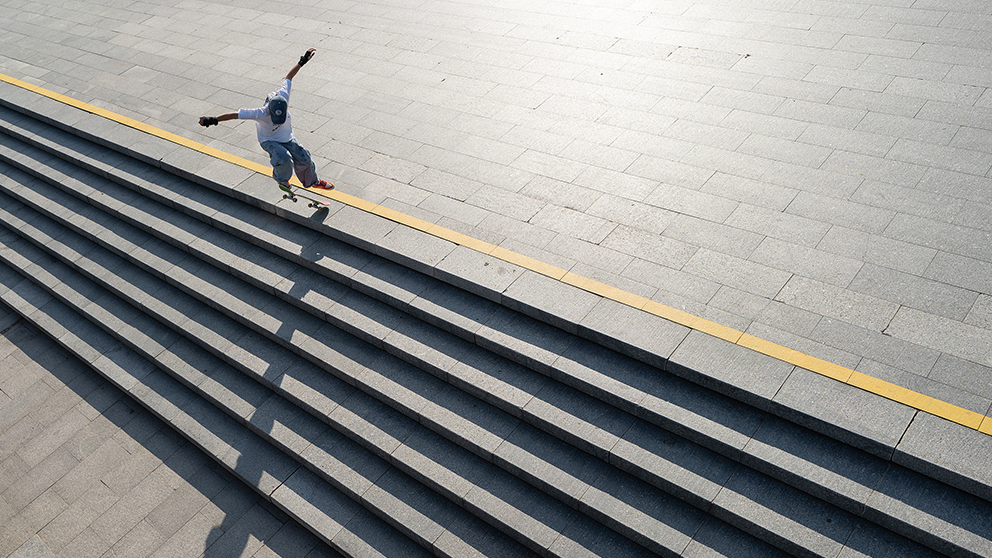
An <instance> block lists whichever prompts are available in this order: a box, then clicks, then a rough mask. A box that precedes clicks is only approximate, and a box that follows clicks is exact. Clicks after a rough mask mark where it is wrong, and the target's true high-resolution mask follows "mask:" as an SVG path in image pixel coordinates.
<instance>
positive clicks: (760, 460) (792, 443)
mask: <svg viewBox="0 0 992 558" xmlns="http://www.w3.org/2000/svg"><path fill="white" fill-rule="evenodd" d="M741 461H742V462H743V463H744V464H746V465H748V466H750V467H752V468H754V469H755V470H758V471H762V472H765V473H766V474H768V475H770V476H773V477H775V478H783V479H787V480H786V482H788V484H790V485H791V486H794V487H797V488H800V489H802V490H803V491H804V492H807V493H809V494H813V495H815V496H817V497H819V498H821V499H823V500H824V501H827V502H832V503H834V504H835V505H837V506H839V507H841V508H843V509H846V510H847V511H850V512H851V513H855V514H859V515H860V514H861V513H863V511H864V508H865V505H866V503H867V502H868V500H869V498H870V497H871V496H872V494H873V490H874V488H875V487H876V486H878V483H879V482H880V481H881V479H882V476H883V475H884V474H885V473H886V472H887V470H888V468H889V466H888V463H887V462H885V461H883V460H881V459H879V458H877V457H874V456H871V455H868V454H866V453H864V452H861V451H859V450H856V449H853V448H851V447H850V446H847V445H845V444H843V443H840V442H838V441H835V440H831V439H828V438H826V437H823V436H821V435H819V434H816V433H813V432H810V431H808V430H806V429H805V428H802V427H800V426H797V425H795V424H792V423H790V422H788V421H784V420H781V419H776V418H772V417H768V418H766V419H765V420H764V421H763V422H762V423H761V427H760V428H758V430H757V432H755V434H754V437H753V438H752V439H751V440H750V441H749V442H748V445H747V447H746V448H745V449H744V457H743V458H742V459H741Z"/></svg>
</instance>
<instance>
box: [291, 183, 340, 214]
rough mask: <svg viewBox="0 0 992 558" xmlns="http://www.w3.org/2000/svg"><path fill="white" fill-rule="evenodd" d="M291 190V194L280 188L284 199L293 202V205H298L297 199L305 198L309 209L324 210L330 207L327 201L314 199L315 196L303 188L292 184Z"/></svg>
mask: <svg viewBox="0 0 992 558" xmlns="http://www.w3.org/2000/svg"><path fill="white" fill-rule="evenodd" d="M289 188H290V190H292V191H291V192H287V191H286V190H283V189H282V188H279V189H280V190H282V199H284V200H292V201H293V203H296V202H297V201H298V199H297V198H303V199H305V200H307V207H317V208H323V207H327V206H328V205H329V203H328V202H327V200H322V199H318V198H315V197H313V194H311V193H310V191H309V190H305V189H303V188H300V187H299V186H294V185H292V184H290V185H289Z"/></svg>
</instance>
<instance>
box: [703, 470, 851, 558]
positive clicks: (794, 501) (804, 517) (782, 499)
mask: <svg viewBox="0 0 992 558" xmlns="http://www.w3.org/2000/svg"><path fill="white" fill-rule="evenodd" d="M712 513H713V515H715V516H717V517H719V518H721V519H724V520H725V521H727V522H728V523H730V524H731V525H736V526H737V527H739V528H741V529H744V530H745V531H746V530H748V527H747V526H744V525H743V524H742V520H749V521H751V522H753V524H754V527H750V528H751V529H752V534H753V535H755V536H758V537H760V538H762V539H763V540H765V541H768V542H771V543H772V544H774V545H775V546H777V547H779V548H782V549H785V550H786V551H787V552H791V553H793V554H808V555H819V556H834V555H837V554H839V553H840V550H841V548H843V546H844V542H845V541H847V539H848V537H850V534H851V532H852V531H853V530H854V527H855V525H856V524H857V519H856V518H855V517H854V516H853V515H850V514H848V513H846V512H844V511H842V510H840V509H839V508H835V507H833V506H830V505H828V504H824V503H823V502H820V501H817V500H813V499H811V498H808V497H802V496H800V493H799V492H798V491H796V490H795V489H792V488H789V487H786V486H784V485H778V486H774V481H772V479H770V478H769V477H766V476H764V475H762V474H760V473H755V472H753V471H751V470H749V469H746V468H740V469H738V470H737V471H736V472H735V473H734V475H733V477H732V478H731V479H730V481H729V482H728V483H727V484H726V486H725V487H724V490H722V491H721V492H720V494H719V495H718V496H717V499H716V500H715V501H714V502H713V512H712Z"/></svg>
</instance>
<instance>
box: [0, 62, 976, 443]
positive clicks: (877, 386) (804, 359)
mask: <svg viewBox="0 0 992 558" xmlns="http://www.w3.org/2000/svg"><path fill="white" fill-rule="evenodd" d="M0 81H3V82H6V83H9V84H11V85H14V86H16V87H20V88H22V89H25V90H28V91H32V92H34V93H37V94H39V95H42V96H45V97H48V98H50V99H54V100H56V101H59V102H61V103H64V104H66V105H70V106H73V107H76V108H78V109H80V110H83V111H85V112H89V113H92V114H95V115H98V116H101V117H103V118H106V119H108V120H112V121H114V122H118V123H120V124H123V125H125V126H130V127H131V128H134V129H136V130H140V131H142V132H145V133H147V134H149V135H152V136H156V137H159V138H162V139H164V140H167V141H171V142H173V143H175V144H177V145H181V146H183V147H187V148H189V149H192V150H194V151H199V152H200V153H203V154H205V155H209V156H212V157H215V158H217V159H221V160H224V161H227V162H229V163H232V164H235V165H238V166H241V167H243V168H246V169H249V170H252V171H255V172H258V173H260V174H264V175H269V176H270V175H271V170H272V169H271V168H270V167H268V166H266V165H262V164H259V163H255V162H253V161H249V160H247V159H243V158H241V157H237V156H235V155H231V154H229V153H226V152H224V151H221V150H219V149H216V148H213V147H210V146H207V145H204V144H202V143H199V142H196V141H193V140H191V139H189V138H185V137H182V136H179V135H176V134H173V133H171V132H167V131H165V130H162V129H159V128H156V127H154V126H151V125H149V124H146V123H144V122H141V121H138V120H135V119H133V118H128V117H126V116H123V115H120V114H116V113H114V112H111V111H109V110H106V109H103V108H100V107H97V106H94V105H90V104H88V103H85V102H83V101H79V100H76V99H73V98H71V97H67V96H65V95H61V94H59V93H55V92H53V91H49V90H47V89H44V88H42V87H39V86H37V85H33V84H31V83H28V82H25V81H21V80H19V79H16V78H12V77H9V76H5V75H3V74H0ZM292 182H293V184H295V185H297V186H300V187H302V184H300V182H299V181H298V180H297V179H296V178H295V177H294V178H293V179H292ZM310 191H311V192H313V193H315V194H320V195H322V196H325V197H327V198H330V199H333V200H336V201H338V202H340V203H342V204H345V205H348V206H351V207H354V208H355V209H358V210H361V211H366V212H368V213H373V214H376V215H379V216H381V217H383V218H386V219H389V220H391V221H394V222H396V223H401V224H403V225H406V226H409V227H412V228H415V229H417V230H420V231H424V232H426V233H428V234H431V235H433V236H436V237H438V238H442V239H445V240H448V241H450V242H452V243H455V244H458V245H461V246H465V247H467V248H471V249H473V250H475V251H477V252H481V253H483V254H487V255H490V256H492V257H494V258H497V259H500V260H503V261H505V262H507V263H511V264H513V265H516V266H518V267H521V268H523V269H527V270H530V271H534V272H536V273H540V274H542V275H546V276H548V277H551V278H554V279H557V280H559V281H561V282H563V283H566V284H569V285H572V286H575V287H578V288H580V289H583V290H585V291H588V292H590V293H593V294H596V295H599V296H602V297H604V298H607V299H610V300H615V301H617V302H619V303H621V304H625V305H627V306H631V307H634V308H637V309H640V310H643V311H645V312H648V313H650V314H653V315H655V316H659V317H661V318H664V319H666V320H670V321H672V322H675V323H678V324H681V325H684V326H686V327H688V328H690V329H694V330H697V331H700V332H703V333H706V334H709V335H712V336H714V337H717V338H720V339H723V340H726V341H729V342H731V343H735V344H737V345H740V346H742V347H746V348H748V349H751V350H754V351H756V352H758V353H761V354H764V355H767V356H770V357H773V358H776V359H778V360H781V361H783V362H787V363H789V364H792V365H793V366H798V367H800V368H804V369H806V370H810V371H811V372H816V373H818V374H821V375H823V376H827V377H829V378H833V379H835V380H837V381H839V382H844V383H847V384H849V385H851V386H855V387H858V388H860V389H863V390H865V391H868V392H871V393H874V394H876V395H879V396H881V397H885V398H887V399H891V400H893V401H898V402H899V403H902V404H904V405H908V406H910V407H912V408H915V409H918V410H921V411H924V412H927V413H930V414H932V415H935V416H938V417H941V418H943V419H945V420H949V421H951V422H954V423H957V424H960V425H962V426H965V427H968V428H971V429H975V430H978V431H980V432H983V433H985V434H988V435H990V436H992V418H990V417H985V416H983V415H980V414H978V413H976V412H974V411H969V410H967V409H964V408H961V407H958V406H957V405H953V404H951V403H947V402H944V401H941V400H939V399H934V398H933V397H930V396H927V395H923V394H921V393H917V392H915V391H912V390H909V389H906V388H903V387H900V386H897V385H895V384H892V383H889V382H886V381H883V380H879V379H878V378H872V377H871V376H867V375H865V374H862V373H860V372H856V371H854V370H851V369H849V368H845V367H843V366H839V365H837V364H833V363H831V362H827V361H825V360H822V359H819V358H816V357H814V356H810V355H807V354H805V353H801V352H799V351H796V350H794V349H790V348H788V347H783V346H781V345H778V344H776V343H772V342H770V341H765V340H764V339H759V338H758V337H755V336H753V335H749V334H747V333H743V332H741V331H738V330H736V329H734V328H731V327H727V326H724V325H721V324H718V323H716V322H713V321H710V320H707V319H705V318H701V317H699V316H695V315H692V314H689V313H688V312H684V311H682V310H679V309H677V308H672V307H670V306H666V305H664V304H661V303H658V302H655V301H652V300H648V299H646V298H644V297H640V296H637V295H634V294H632V293H628V292H626V291H623V290H621V289H618V288H616V287H612V286H610V285H606V284H604V283H601V282H599V281H595V280H593V279H589V278H586V277H582V276H580V275H577V274H575V273H572V272H570V271H567V270H564V269H561V268H559V267H556V266H553V265H550V264H547V263H545V262H542V261H540V260H537V259H534V258H531V257H528V256H524V255H522V254H518V253H516V252H512V251H510V250H507V249H505V248H502V247H500V246H496V245H494V244H491V243H489V242H485V241H482V240H479V239H476V238H474V237H471V236H468V235H466V234H462V233H460V232H457V231H453V230H451V229H448V228H445V227H442V226H440V225H437V224H433V223H429V222H427V221H424V220H422V219H418V218H416V217H412V216H409V215H406V214H404V213H401V212H399V211H396V210H393V209H389V208H387V207H383V206H381V205H378V204H374V203H372V202H369V201H367V200H363V199H361V198H358V197H355V196H352V195H350V194H345V193H343V192H340V191H338V190H310Z"/></svg>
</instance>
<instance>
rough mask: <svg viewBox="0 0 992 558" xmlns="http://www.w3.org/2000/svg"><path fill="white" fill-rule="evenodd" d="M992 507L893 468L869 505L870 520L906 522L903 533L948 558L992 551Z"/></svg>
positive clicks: (987, 503) (984, 502)
mask: <svg viewBox="0 0 992 558" xmlns="http://www.w3.org/2000/svg"><path fill="white" fill-rule="evenodd" d="M990 509H992V505H990V503H989V502H988V501H987V500H982V499H980V498H977V497H975V496H973V495H971V494H968V493H965V492H961V491H958V490H948V489H946V488H945V487H944V486H943V485H942V484H941V483H939V482H936V481H934V480H932V479H929V478H926V477H924V476H923V475H920V474H918V473H914V472H911V471H907V470H905V469H901V468H893V470H891V471H889V472H888V473H887V474H886V475H885V478H884V479H882V482H880V483H879V485H878V487H877V488H876V491H875V493H874V494H873V495H872V497H871V500H870V501H869V503H868V510H867V511H866V513H865V517H866V518H867V519H870V520H873V521H875V522H876V523H877V522H878V521H879V518H880V517H884V518H886V519H885V521H886V522H893V519H888V518H894V519H895V520H896V521H898V522H901V523H903V525H902V526H901V529H898V528H897V529H895V530H896V531H900V530H901V531H902V532H913V535H914V536H913V538H914V540H917V541H919V542H920V543H923V544H925V545H926V546H928V547H930V548H933V549H935V550H938V551H940V552H943V553H944V554H947V555H954V554H962V553H966V552H967V553H971V554H973V555H976V556H983V555H986V554H989V552H992V529H990V527H989V524H988V522H987V521H984V520H983V519H982V518H984V517H987V516H988V514H989V513H990Z"/></svg>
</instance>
